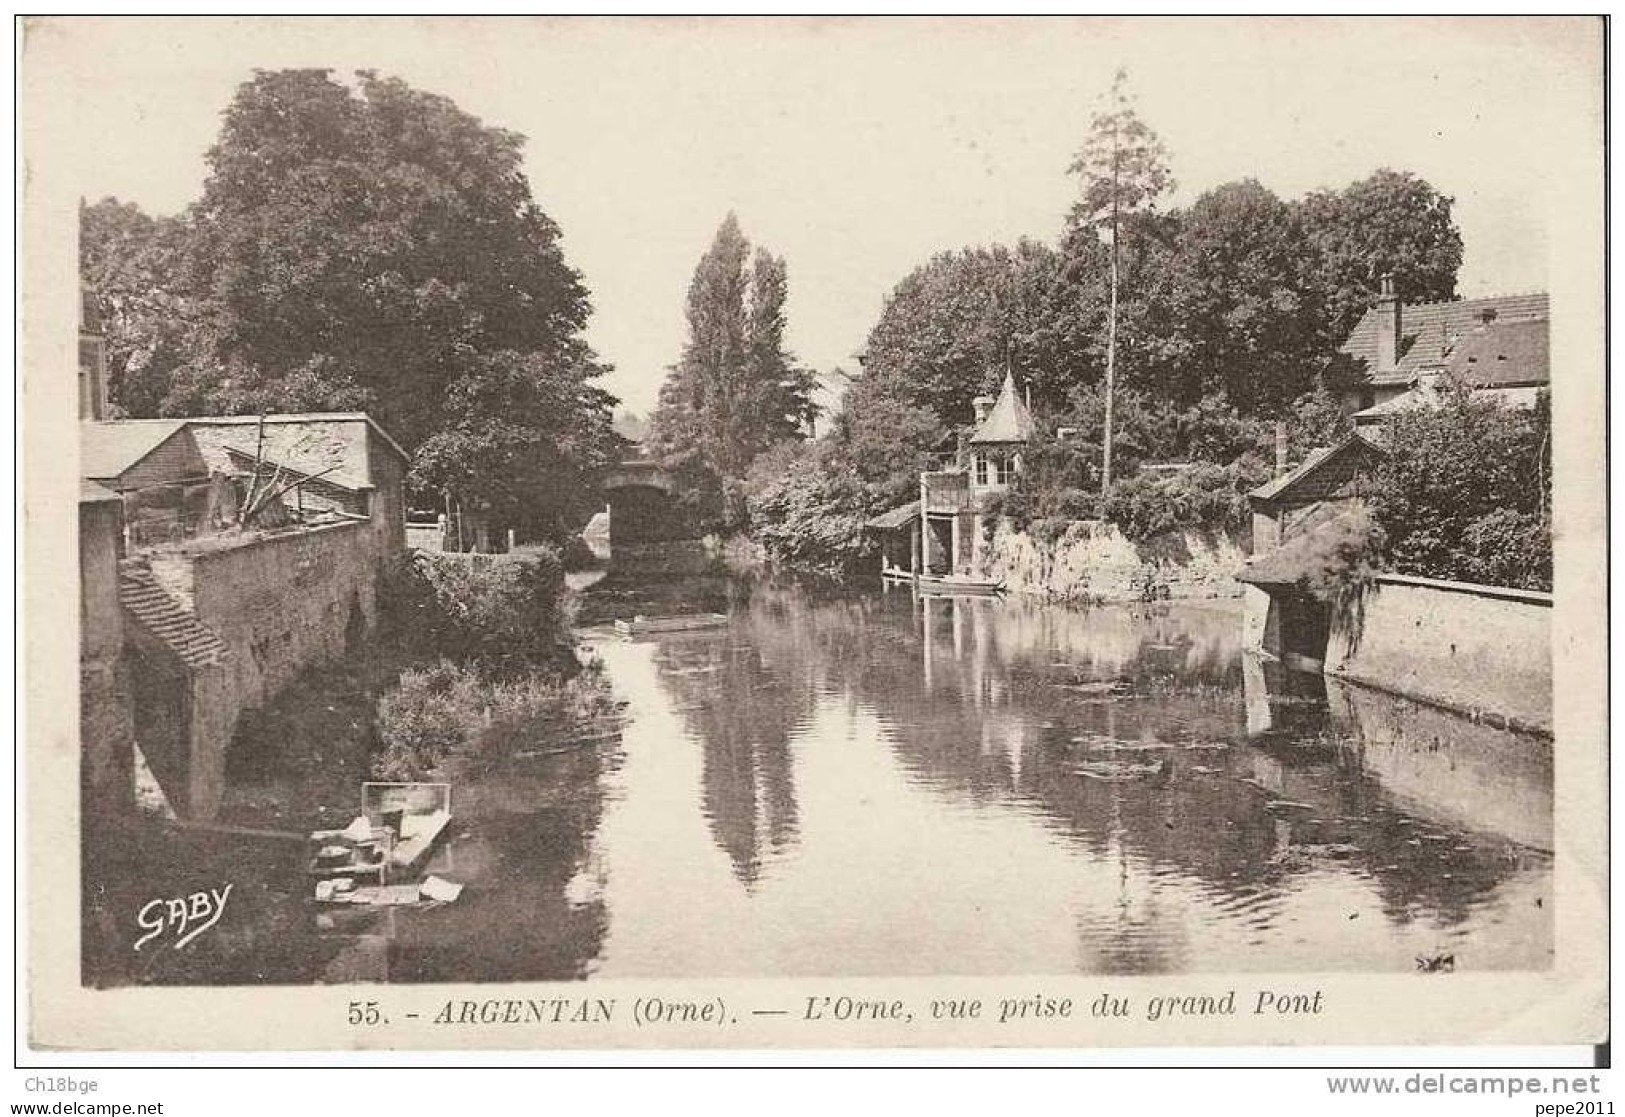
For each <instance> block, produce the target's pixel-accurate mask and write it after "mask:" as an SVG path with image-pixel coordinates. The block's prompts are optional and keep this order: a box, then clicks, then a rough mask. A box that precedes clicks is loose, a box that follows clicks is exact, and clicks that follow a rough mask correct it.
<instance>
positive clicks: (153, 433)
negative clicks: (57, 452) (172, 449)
mask: <svg viewBox="0 0 1625 1117" xmlns="http://www.w3.org/2000/svg"><path fill="white" fill-rule="evenodd" d="M185 425H186V424H185V421H184V420H181V419H120V420H118V421H117V422H111V423H98V422H85V423H80V424H79V475H80V476H81V477H88V478H90V479H91V480H93V481H105V480H111V479H112V478H115V477H118V476H119V475H121V474H123V473H124V472H125V471H126V470H128V469H129V468H130V467H131V466H133V465H135V464H136V463H137V462H139V461H140V460H141V459H142V458H144V457H146V456H147V455H148V454H150V453H152V452H153V451H154V450H156V449H157V448H158V447H160V446H162V445H163V444H164V443H165V442H167V441H168V440H169V439H170V438H172V437H174V435H175V433H176V432H177V431H179V430H180V429H181V428H182V427H183V426H185Z"/></svg>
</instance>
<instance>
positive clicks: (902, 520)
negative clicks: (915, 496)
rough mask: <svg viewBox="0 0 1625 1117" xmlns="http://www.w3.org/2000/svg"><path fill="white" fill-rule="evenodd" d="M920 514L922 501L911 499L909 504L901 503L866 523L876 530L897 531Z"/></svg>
mask: <svg viewBox="0 0 1625 1117" xmlns="http://www.w3.org/2000/svg"><path fill="white" fill-rule="evenodd" d="M919 514H920V502H919V501H917V500H911V501H909V502H908V503H907V504H899V505H898V506H897V507H896V508H893V509H892V510H891V511H889V512H882V513H881V514H880V515H878V516H875V517H873V518H872V519H870V520H869V522H868V523H867V524H866V525H864V526H866V527H869V528H873V529H874V530H875V531H895V530H897V529H898V528H900V527H905V526H907V525H908V524H910V523H912V522H913V521H914V519H915V517H917V516H918V515H919Z"/></svg>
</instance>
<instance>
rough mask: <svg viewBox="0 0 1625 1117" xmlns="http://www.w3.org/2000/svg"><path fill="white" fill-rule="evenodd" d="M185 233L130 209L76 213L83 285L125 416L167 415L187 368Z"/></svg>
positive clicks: (127, 205)
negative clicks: (182, 371)
mask: <svg viewBox="0 0 1625 1117" xmlns="http://www.w3.org/2000/svg"><path fill="white" fill-rule="evenodd" d="M185 235H186V227H185V224H184V222H182V221H180V220H178V219H176V218H167V217H152V216H150V215H148V214H147V213H145V212H143V211H142V210H141V208H140V207H139V206H137V205H135V204H134V203H132V202H120V201H119V200H118V199H117V198H103V199H102V200H101V201H99V202H96V203H95V204H94V205H85V204H83V203H81V205H80V207H79V277H80V282H81V284H82V285H83V286H84V289H85V292H86V294H87V295H88V297H89V299H90V301H91V302H92V303H93V304H94V310H95V315H96V318H97V320H98V323H99V325H100V328H101V331H102V336H103V341H104V344H105V345H106V352H107V367H108V372H109V379H110V381H111V383H110V384H109V386H108V388H109V393H108V394H109V396H110V398H111V401H112V403H113V405H114V406H115V408H117V409H118V411H119V413H121V414H124V415H136V416H152V415H158V414H160V413H162V412H163V410H164V404H165V401H166V400H167V399H168V397H169V395H170V392H171V390H172V388H173V385H174V383H175V381H176V378H177V371H178V370H179V369H181V368H182V367H184V366H185V364H186V362H187V360H188V356H187V346H188V344H189V341H190V336H191V335H190V330H189V326H190V323H191V321H192V318H193V305H194V303H193V300H192V299H190V298H189V297H188V295H187V293H186V292H185V291H184V290H183V289H181V287H180V284H179V278H180V271H181V268H182V265H183V256H182V251H183V248H184V244H185Z"/></svg>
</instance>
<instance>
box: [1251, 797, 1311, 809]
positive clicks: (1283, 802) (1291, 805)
mask: <svg viewBox="0 0 1625 1117" xmlns="http://www.w3.org/2000/svg"><path fill="white" fill-rule="evenodd" d="M1264 809H1265V810H1266V811H1312V810H1314V809H1315V808H1314V807H1313V806H1312V805H1311V804H1309V803H1299V802H1296V801H1295V800H1292V799H1271V800H1270V801H1269V802H1268V803H1265V804H1264Z"/></svg>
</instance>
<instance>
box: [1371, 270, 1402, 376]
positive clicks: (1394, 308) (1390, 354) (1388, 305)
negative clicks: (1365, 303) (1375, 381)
mask: <svg viewBox="0 0 1625 1117" xmlns="http://www.w3.org/2000/svg"><path fill="white" fill-rule="evenodd" d="M1379 283H1380V284H1381V287H1380V288H1379V289H1378V292H1377V367H1376V368H1375V369H1374V370H1373V371H1375V372H1393V371H1394V370H1395V369H1397V368H1398V367H1399V340H1400V338H1402V337H1404V336H1405V323H1404V313H1405V312H1404V308H1403V307H1402V306H1401V304H1400V301H1399V296H1398V295H1396V294H1395V293H1394V273H1393V272H1385V273H1383V275H1382V277H1381V279H1380V280H1379Z"/></svg>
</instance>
